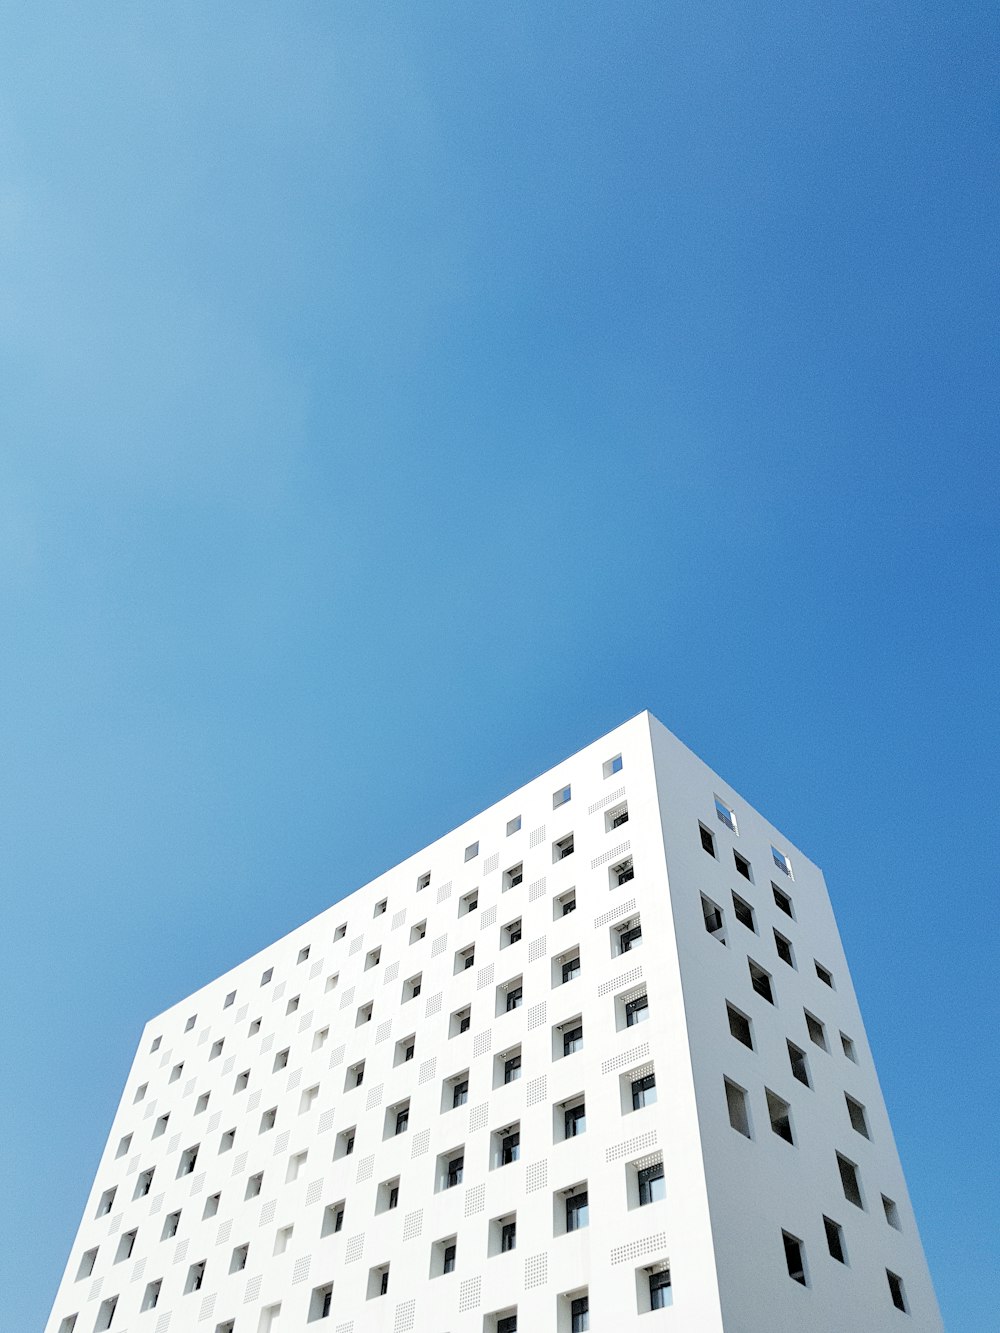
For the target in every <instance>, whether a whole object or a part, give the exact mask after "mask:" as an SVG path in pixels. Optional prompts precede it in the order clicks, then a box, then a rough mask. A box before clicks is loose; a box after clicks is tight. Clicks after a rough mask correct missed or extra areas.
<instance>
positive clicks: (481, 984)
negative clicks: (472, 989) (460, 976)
mask: <svg viewBox="0 0 1000 1333" xmlns="http://www.w3.org/2000/svg"><path fill="white" fill-rule="evenodd" d="M495 970H496V969H495V968H494V966H493V964H492V963H490V965H489V966H488V967H481V968H480V969H479V971H478V972H477V974H476V990H484V989H485V988H486V987H487V986H492V985H493V974H494V972H495Z"/></svg>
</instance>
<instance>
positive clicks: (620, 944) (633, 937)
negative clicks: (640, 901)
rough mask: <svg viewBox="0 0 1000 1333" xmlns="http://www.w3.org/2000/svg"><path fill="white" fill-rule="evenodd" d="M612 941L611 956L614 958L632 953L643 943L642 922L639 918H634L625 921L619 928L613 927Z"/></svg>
mask: <svg viewBox="0 0 1000 1333" xmlns="http://www.w3.org/2000/svg"><path fill="white" fill-rule="evenodd" d="M611 940H612V947H611V956H612V957H613V958H614V957H618V956H619V955H621V954H623V953H631V952H632V950H633V949H637V948H638V947H639V945H640V944H641V943H642V922H641V921H640V919H639V918H638V917H632V918H630V920H628V921H623V922H622V923H621V925H619V926H612V927H611Z"/></svg>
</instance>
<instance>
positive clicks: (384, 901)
mask: <svg viewBox="0 0 1000 1333" xmlns="http://www.w3.org/2000/svg"><path fill="white" fill-rule="evenodd" d="M388 906H389V899H388V898H380V899H379V901H378V902H377V903H376V904H375V911H374V912H373V913H372V916H385V913H386V909H387V907H388Z"/></svg>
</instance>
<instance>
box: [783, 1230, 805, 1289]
mask: <svg viewBox="0 0 1000 1333" xmlns="http://www.w3.org/2000/svg"><path fill="white" fill-rule="evenodd" d="M781 1239H782V1243H783V1245H784V1248H785V1264H786V1266H787V1268H788V1276H789V1277H790V1278H791V1279H792V1281H793V1282H800V1283H801V1284H802V1286H803V1287H805V1286H807V1285H808V1283H807V1282H806V1260H805V1252H804V1250H803V1249H802V1242H801V1241H800V1240H799V1239H798V1237H796V1236H790V1235H789V1234H788V1232H787V1231H783V1232H782V1233H781Z"/></svg>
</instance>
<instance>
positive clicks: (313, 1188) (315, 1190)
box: [306, 1177, 323, 1208]
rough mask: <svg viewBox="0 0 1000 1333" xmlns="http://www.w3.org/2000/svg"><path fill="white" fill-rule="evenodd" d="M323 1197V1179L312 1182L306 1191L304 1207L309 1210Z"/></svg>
mask: <svg viewBox="0 0 1000 1333" xmlns="http://www.w3.org/2000/svg"><path fill="white" fill-rule="evenodd" d="M322 1197H323V1179H322V1177H320V1179H319V1180H313V1181H311V1182H310V1184H309V1188H308V1189H307V1190H306V1207H307V1208H311V1207H312V1205H313V1204H314V1203H319V1201H320V1199H321V1198H322Z"/></svg>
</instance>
